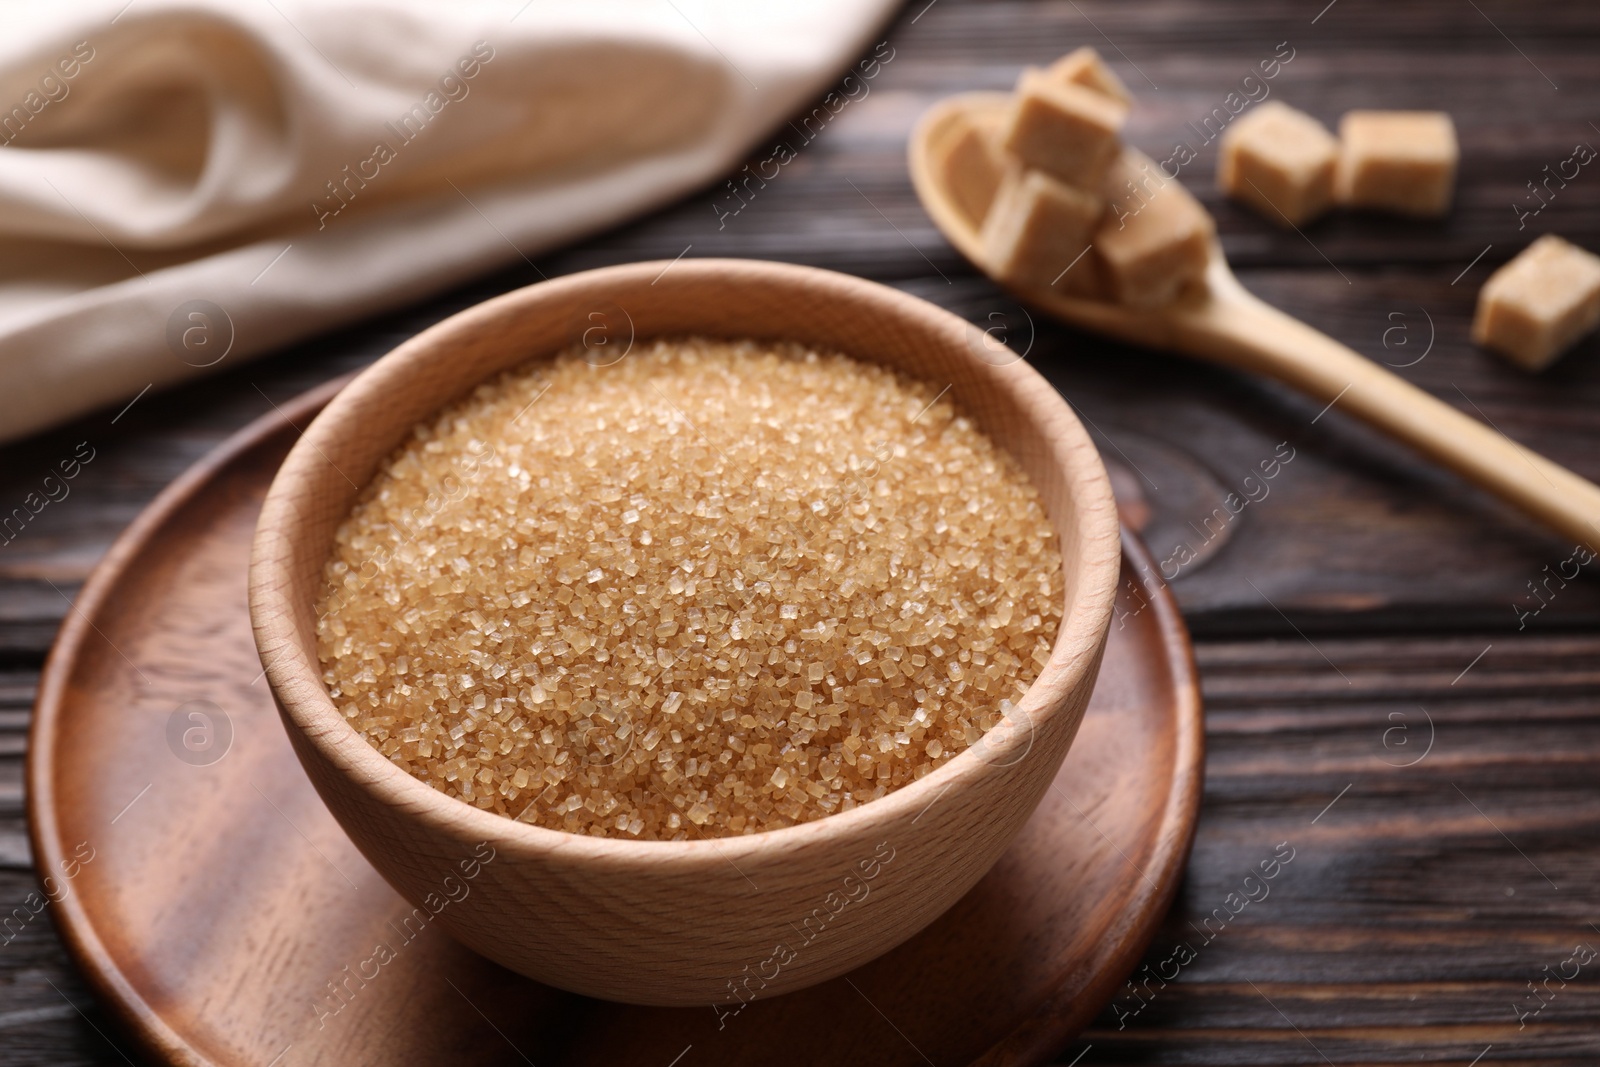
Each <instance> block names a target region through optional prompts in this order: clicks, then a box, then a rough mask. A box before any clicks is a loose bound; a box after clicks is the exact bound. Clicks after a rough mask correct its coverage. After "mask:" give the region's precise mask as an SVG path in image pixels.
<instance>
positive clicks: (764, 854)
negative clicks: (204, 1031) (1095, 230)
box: [250, 260, 1119, 1005]
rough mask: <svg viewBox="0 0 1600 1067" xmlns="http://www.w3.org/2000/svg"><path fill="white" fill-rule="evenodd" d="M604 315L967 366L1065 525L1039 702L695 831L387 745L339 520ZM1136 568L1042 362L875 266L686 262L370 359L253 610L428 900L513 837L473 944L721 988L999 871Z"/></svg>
mask: <svg viewBox="0 0 1600 1067" xmlns="http://www.w3.org/2000/svg"><path fill="white" fill-rule="evenodd" d="M591 310H600V311H603V312H605V313H607V314H609V316H610V319H611V328H612V329H613V330H616V331H618V333H617V335H616V336H614V338H613V340H614V341H617V342H620V341H623V340H625V339H626V335H627V334H628V333H630V332H631V334H632V335H633V336H634V337H636V338H637V339H639V340H642V339H645V338H650V337H655V336H671V335H685V334H699V335H704V336H720V337H727V338H740V337H754V338H772V339H792V340H799V341H804V342H808V343H811V344H815V345H819V346H827V347H830V348H835V349H838V350H841V351H844V352H846V353H848V354H850V355H852V356H854V357H856V358H858V359H861V360H865V361H870V362H876V363H880V364H883V365H886V366H890V367H894V368H897V369H899V370H902V371H905V372H906V373H908V374H911V375H914V376H917V377H920V378H923V379H925V380H927V381H930V382H933V383H935V384H939V385H942V384H944V383H948V384H949V385H950V387H951V389H950V394H951V396H952V397H953V398H954V399H955V400H956V402H957V404H958V405H959V406H960V407H961V408H962V409H963V410H964V411H965V412H966V413H968V414H969V415H971V416H972V417H973V418H974V419H975V420H976V421H977V422H978V424H979V425H981V426H982V427H983V429H984V430H985V431H986V432H987V433H988V434H989V435H990V436H991V437H992V438H993V439H994V440H995V441H996V442H997V443H999V444H1001V445H1002V446H1004V447H1005V448H1006V449H1007V450H1008V451H1009V452H1010V453H1011V454H1012V455H1013V456H1015V457H1016V458H1017V460H1018V461H1019V462H1020V463H1021V465H1022V466H1023V468H1024V469H1025V470H1026V471H1027V472H1028V474H1029V476H1030V477H1031V478H1032V479H1033V481H1034V484H1035V485H1036V486H1038V488H1039V491H1040V493H1041V496H1042V497H1043V500H1044V503H1045V506H1046V508H1047V510H1048V512H1049V515H1050V517H1051V520H1052V522H1053V523H1054V525H1055V527H1056V529H1057V530H1058V532H1059V534H1060V538H1061V550H1062V557H1063V560H1064V568H1065V569H1064V577H1065V587H1066V591H1065V604H1064V609H1063V623H1062V627H1061V630H1060V633H1059V635H1058V637H1057V640H1056V643H1055V647H1054V650H1053V653H1052V656H1051V659H1050V662H1049V663H1048V664H1047V665H1046V667H1045V668H1044V670H1043V671H1042V673H1041V674H1040V676H1039V678H1038V680H1037V681H1036V682H1035V683H1034V685H1033V686H1032V687H1031V688H1030V690H1029V691H1028V693H1027V695H1026V696H1025V697H1024V698H1023V700H1022V701H1021V704H1020V712H1019V713H1018V714H1017V715H1016V716H1014V718H1013V720H1012V721H1010V722H1007V723H1002V724H1001V726H999V727H997V728H996V729H995V730H994V731H991V733H990V735H989V736H988V737H986V738H985V740H984V742H983V743H981V744H980V746H978V747H977V749H976V750H969V751H968V752H964V753H962V754H961V755H960V756H959V757H957V758H956V759H954V760H952V761H950V762H949V763H948V764H947V765H946V766H944V767H942V768H940V769H939V770H938V771H936V772H935V773H933V774H930V775H928V776H927V777H925V778H923V779H921V780H920V781H918V782H915V783H913V784H912V785H909V786H906V787H904V788H902V789H900V790H897V791H896V792H893V793H891V794H889V795H888V796H886V797H884V798H882V799H880V800H876V801H873V802H872V803H869V804H865V805H862V806H861V807H858V808H856V809H854V810H852V811H849V812H845V813H841V814H838V815H833V816H829V817H827V818H823V819H820V820H817V821H815V822H810V823H805V824H803V825H799V826H793V827H788V828H785V829H782V830H776V831H771V832H767V833H759V834H753V835H748V836H741V837H731V838H721V839H716V840H710V841H691V842H651V841H626V840H615V839H601V838H592V837H583V836H577V835H572V834H566V833H562V832H560V831H556V830H550V829H546V828H543V827H538V826H532V825H528V824H525V823H519V822H514V821H512V820H509V819H506V818H504V817H502V816H498V815H494V814H491V813H488V812H484V811H481V810H479V809H477V808H474V807H472V806H470V805H468V804H466V803H463V802H462V801H459V800H457V799H455V798H453V797H449V796H446V795H445V794H443V793H440V792H438V791H436V790H434V789H433V788H432V787H430V786H428V785H426V784H424V783H423V782H421V781H418V780H417V779H415V778H413V777H411V776H410V775H409V774H407V773H405V772H404V771H402V770H400V769H399V768H398V767H396V766H395V765H394V764H392V763H391V762H390V761H389V760H388V759H386V758H385V757H384V756H382V755H381V754H380V753H379V752H378V751H377V750H376V749H374V748H372V747H371V746H370V745H368V744H367V742H366V741H365V740H363V739H362V738H361V737H360V736H359V735H358V734H357V733H356V732H355V730H354V729H353V728H351V727H350V726H349V725H348V724H347V723H346V722H345V721H344V719H343V717H342V716H341V715H340V714H339V712H338V711H337V710H336V709H335V707H334V705H333V703H332V701H331V700H330V699H329V697H328V694H327V691H326V689H325V688H324V686H323V684H322V681H321V668H320V666H319V664H318V661H317V656H316V632H315V615H314V607H313V604H314V602H315V600H316V598H317V596H318V593H319V590H320V583H321V569H322V565H323V562H324V561H325V559H326V558H327V556H328V553H329V550H330V548H331V545H332V539H333V533H334V530H335V528H336V527H337V525H338V523H339V522H340V521H341V520H342V519H343V518H344V517H345V516H346V515H347V514H348V512H349V510H350V507H351V505H352V504H353V502H354V500H355V497H356V496H357V493H358V489H357V486H362V485H365V484H366V483H367V482H368V481H369V480H370V479H371V478H372V477H373V475H374V474H375V472H376V471H377V469H378V467H379V465H380V464H381V462H382V461H383V460H384V459H385V457H387V456H388V455H389V454H390V452H391V451H392V450H393V449H394V448H395V447H396V446H397V445H398V444H399V443H400V442H401V441H402V440H403V439H404V437H405V435H406V434H407V433H408V432H409V431H410V429H411V427H412V426H413V425H414V424H416V423H417V422H419V421H421V420H423V419H425V418H427V417H428V416H430V415H431V414H433V413H434V412H436V411H437V410H439V408H441V407H442V406H444V405H446V404H448V403H450V402H452V401H454V400H456V399H458V398H459V397H461V396H462V395H464V394H465V393H466V392H468V391H469V390H470V389H471V388H472V387H473V386H475V385H477V384H478V383H480V382H482V381H483V380H485V379H487V378H489V377H491V376H492V375H494V374H496V373H497V372H499V371H501V370H503V369H506V368H508V367H512V366H516V365H519V364H523V363H526V362H528V361H530V360H534V359H540V358H548V357H550V356H552V355H554V354H555V353H557V352H559V351H561V350H562V349H564V348H567V347H568V346H570V345H571V344H572V343H573V341H574V340H576V338H577V336H578V335H579V334H581V332H582V330H583V329H584V328H585V323H586V322H589V321H591V320H589V318H588V316H589V312H590V311H591ZM618 311H621V312H622V317H623V321H624V322H626V323H628V324H629V325H628V326H627V329H625V330H624V329H622V328H621V327H619V326H618V325H617V322H616V319H617V312H618ZM996 364H999V365H996ZM1118 568H1119V548H1118V526H1117V518H1116V512H1115V508H1114V505H1113V502H1112V497H1111V491H1110V486H1109V483H1108V481H1107V478H1106V474H1105V470H1104V468H1103V466H1102V465H1101V462H1100V458H1099V456H1098V454H1097V453H1096V451H1095V449H1094V447H1093V445H1092V444H1091V443H1090V440H1089V438H1088V435H1087V434H1086V433H1085V432H1084V430H1083V428H1082V426H1081V425H1080V424H1079V422H1078V420H1077V418H1076V417H1075V416H1074V415H1073V414H1072V412H1071V411H1070V409H1069V408H1068V407H1067V405H1066V403H1065V402H1064V401H1063V400H1062V399H1061V397H1060V396H1059V395H1058V394H1057V393H1056V392H1055V390H1054V389H1053V388H1052V387H1051V386H1050V385H1049V384H1048V383H1047V382H1046V381H1045V380H1044V379H1043V378H1042V377H1040V376H1039V374H1038V373H1036V372H1035V371H1034V370H1033V369H1032V368H1031V367H1029V366H1028V365H1027V364H1026V363H1024V362H1022V361H1021V360H1020V359H1019V360H1016V361H1012V362H1004V361H1002V360H996V359H995V358H994V351H993V348H992V345H989V344H988V343H986V341H985V338H984V337H983V335H982V333H981V332H980V331H978V330H977V329H976V328H975V327H973V326H972V325H970V324H969V323H967V322H966V321H964V320H962V319H960V318H958V317H957V316H955V315H952V314H950V313H948V312H945V311H942V310H940V309H938V308H936V307H934V306H933V305H931V304H928V303H926V302H925V301H922V300H919V299H916V298H914V297H911V296H907V295H905V294H903V293H899V292H897V291H895V290H892V289H889V288H887V287H884V286H880V285H877V284H874V283H871V282H866V281H863V280H860V279H857V278H852V277H848V276H845V275H841V274H835V273H832V272H828V271H821V270H815V269H810V268H804V267H795V266H787V265H780V264H769V263H759V262H751V261H743V260H686V261H681V262H677V263H675V264H672V265H670V266H669V265H667V264H663V263H641V264H633V265H628V266H622V267H611V268H605V269H602V270H595V271H590V272H587V273H583V274H577V275H572V276H568V277H565V278H560V279H557V280H555V281H551V282H545V283H542V284H539V285H535V286H531V287H529V288H526V289H522V290H518V291H516V292H513V293H509V294H507V295H505V296H502V297H499V298H497V299H494V300H491V301H488V302H486V303H484V304H481V305H479V306H477V307H474V308H471V309H469V310H467V311H464V312H462V313H460V314H458V315H456V316H454V317H452V318H450V319H448V320H446V321H444V322H442V323H440V324H438V325H436V326H434V327H432V328H431V329H429V330H426V331H424V332H423V333H421V334H419V335H418V336H416V337H414V338H412V339H411V340H409V341H407V342H406V343H405V344H403V345H401V346H400V347H399V348H397V349H395V350H394V351H393V352H391V353H390V354H389V355H387V356H385V357H384V358H383V359H381V360H379V361H378V362H377V363H376V364H374V365H373V366H372V367H371V368H369V369H368V370H366V371H365V372H363V373H362V374H361V375H359V376H358V377H357V378H356V379H355V380H354V381H353V382H351V384H350V385H349V386H348V387H347V388H345V389H344V390H343V391H342V392H341V393H340V394H339V395H338V396H337V397H336V398H335V399H334V400H333V401H332V403H330V404H329V405H328V407H327V408H326V410H325V411H324V412H323V413H322V414H321V415H320V416H319V417H318V418H317V419H316V420H315V421H314V422H313V423H311V425H310V427H309V428H308V429H307V430H306V433H305V435H304V436H303V437H302V438H301V439H300V441H298V442H297V443H296V445H295V446H294V448H293V450H292V451H291V452H290V454H289V456H288V458H287V459H286V460H285V461H284V464H283V466H282V468H281V469H280V470H279V472H278V475H277V477H276V479H275V480H274V482H273V484H272V488H271V491H270V492H269V493H268V496H267V500H266V503H265V505H264V507H263V509H262V513H261V519H260V524H259V526H258V528H257V531H256V539H255V544H254V548H253V552H252V557H251V569H250V611H251V620H252V624H253V627H254V631H255V640H256V646H257V650H258V652H259V653H260V656H261V662H262V665H263V666H264V667H265V669H266V677H267V679H268V681H269V683H270V685H271V687H272V692H273V694H274V696H275V698H276V700H277V702H278V706H279V709H280V711H281V712H282V716H283V719H284V722H285V724H286V726H287V727H288V731H289V735H290V739H291V741H292V743H293V745H294V748H295V751H296V754H297V755H298V757H299V759H300V761H301V763H302V764H303V765H304V766H305V769H306V771H307V773H308V775H309V776H310V778H311V781H312V783H313V784H314V785H315V787H316V789H317V791H318V793H320V794H321V796H322V798H323V800H324V801H325V802H326V803H327V805H328V807H329V808H330V809H331V811H332V812H333V814H334V816H335V817H336V818H337V819H338V821H339V823H340V824H341V826H343V828H344V829H345V831H346V832H347V833H348V834H349V835H350V837H351V839H352V840H353V841H354V842H355V844H356V845H357V846H358V847H359V848H360V850H361V852H362V853H363V854H364V855H365V856H366V857H367V859H368V860H369V861H370V862H371V863H372V864H373V866H374V867H376V868H377V869H378V871H380V872H381V873H382V874H383V875H384V877H385V878H387V879H388V880H389V881H390V882H391V883H392V884H393V885H394V886H395V888H396V889H397V890H398V891H399V892H400V893H401V895H403V896H404V897H405V898H406V899H408V900H410V901H412V902H413V903H416V904H419V905H421V904H423V903H424V902H425V901H426V899H427V898H428V896H429V894H440V895H444V894H445V893H446V891H447V888H448V883H447V881H446V880H447V879H449V878H451V877H452V876H456V877H457V878H459V866H458V865H459V864H460V863H461V862H462V861H463V860H470V859H471V858H472V857H473V855H474V853H475V850H476V852H477V854H478V855H479V856H480V857H481V856H483V855H486V854H487V849H484V848H480V843H487V846H488V848H492V849H493V859H492V860H490V861H488V862H487V863H483V864H482V866H481V869H480V870H479V871H478V872H477V876H476V877H475V878H474V879H473V881H472V883H471V891H470V894H469V895H468V896H467V897H466V898H465V899H464V900H462V901H460V902H459V903H453V904H451V905H450V906H448V907H446V908H444V909H443V911H441V912H440V913H439V915H438V920H439V922H440V923H441V924H442V925H443V926H444V927H445V928H446V929H447V930H448V931H449V932H450V933H451V934H452V935H453V936H454V937H456V938H457V939H458V940H460V941H462V942H463V943H465V944H466V945H468V946H469V947H471V948H473V949H475V950H476V951H478V952H480V953H482V954H483V955H485V956H488V957H489V958H490V959H493V960H495V961H497V962H498V963H500V964H502V965H504V966H506V967H508V968H510V969H512V970H514V971H517V972H518V973H521V974H524V975H527V976H529V977H531V978H534V979H537V980H538V981H541V982H545V983H548V984H550V985H554V986H559V987H562V988H565V989H569V990H573V991H575V992H579V993H584V994H588V995H591V996H596V997H603V998H606V999H610V1000H620V1001H627V1002H632V1003H639V1004H659V1005H691V1004H700V1005H706V1004H713V1003H728V1002H732V1001H734V1000H740V999H749V998H750V997H752V996H759V997H767V996H771V995H774V994H777V993H781V992H786V991H789V990H794V989H799V988H803V987H805V986H809V985H812V984H814V983H817V982H820V981H822V980H824V979H827V978H830V977H833V976H835V975H839V974H842V973H844V972H846V971H849V970H851V969H852V968H854V967H857V966H859V965H860V964H862V963H864V962H865V961H867V960H869V959H872V958H873V957H876V956H878V955H880V954H882V953H884V952H886V951H888V950H889V949H891V948H893V947H894V946H896V945H898V944H900V943H901V942H903V941H905V940H906V939H907V938H909V937H911V936H912V935H913V934H915V933H916V932H918V931H919V930H921V929H922V928H923V927H925V926H926V925H927V924H928V923H930V922H932V921H933V920H934V919H935V918H936V917H938V916H939V915H940V914H941V913H942V912H943V911H945V910H946V909H947V908H949V907H950V906H951V905H952V904H953V903H955V901H956V900H958V899H959V898H960V897H961V896H962V895H963V894H964V893H966V892H967V890H968V889H969V888H971V887H972V885H973V884H974V883H975V882H977V880H978V879H979V878H980V877H981V876H982V875H983V874H984V872H986V871H987V870H988V869H989V867H990V866H991V865H992V864H993V863H994V861H995V860H996V859H997V858H998V857H999V856H1000V854H1001V853H1002V852H1003V851H1004V850H1005V848H1006V846H1007V845H1008V844H1009V843H1010V841H1011V840H1012V838H1013V836H1014V835H1015V834H1016V833H1017V831H1018V830H1019V829H1020V828H1021V827H1022V825H1023V823H1024V822H1025V821H1026V820H1027V819H1028V817H1029V815H1030V814H1031V813H1032V812H1033V810H1034V807H1035V806H1036V805H1037V804H1038V802H1039V800H1040V798H1041V796H1042V795H1043V793H1044V791H1045V790H1046V789H1047V788H1048V787H1049V785H1050V782H1051V781H1052V779H1053V778H1054V777H1055V775H1056V772H1057V769H1058V767H1059V766H1060V763H1061V760H1062V758H1063V756H1064V755H1065V754H1066V751H1067V748H1068V746H1069V745H1070V744H1071V743H1072V739H1073V736H1074V734H1075V733H1076V731H1077V728H1078V724H1079V722H1080V721H1081V719H1082V715H1083V711H1084V707H1085V705H1086V704H1087V702H1088V699H1089V695H1090V692H1091V690H1092V688H1093V684H1094V680H1095V676H1096V672H1097V671H1098V668H1099V663H1100V657H1101V653H1102V651H1103V648H1104V644H1105V639H1106V633H1107V629H1108V626H1109V623H1110V617H1111V609H1112V604H1113V600H1114V597H1115V593H1116V583H1117V578H1118ZM886 857H888V858H887V859H886ZM867 871H873V872H874V876H873V877H872V878H871V879H870V881H868V880H866V878H865V874H866V872H867ZM847 878H851V881H850V882H848V883H847V882H846V879H847ZM862 885H865V886H866V887H867V892H866V893H865V895H864V896H862V895H861V889H860V887H861V886H862ZM856 897H859V898H860V899H852V898H856ZM841 901H846V903H843V904H841ZM808 920H810V922H809V923H808ZM819 929H820V930H821V933H820V934H819V933H816V932H815V931H817V930H819ZM807 931H810V932H811V937H810V939H809V940H808V937H807Z"/></svg>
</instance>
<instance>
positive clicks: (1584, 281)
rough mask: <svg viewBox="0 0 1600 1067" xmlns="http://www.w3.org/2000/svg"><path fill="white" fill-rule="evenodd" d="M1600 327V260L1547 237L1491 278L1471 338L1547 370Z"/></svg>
mask: <svg viewBox="0 0 1600 1067" xmlns="http://www.w3.org/2000/svg"><path fill="white" fill-rule="evenodd" d="M1597 325H1600V256H1596V255H1594V254H1593V253H1591V252H1586V251H1584V250H1583V249H1581V248H1579V247H1578V246H1577V245H1575V244H1571V243H1570V242H1567V241H1563V240H1562V239H1561V238H1559V237H1557V236H1555V235H1554V234H1546V235H1545V236H1543V237H1541V238H1539V239H1538V240H1537V241H1535V242H1533V244H1531V245H1529V246H1528V247H1527V248H1525V249H1523V250H1522V252H1521V253H1520V254H1518V255H1517V256H1516V258H1514V259H1512V260H1511V261H1510V262H1509V263H1507V264H1505V265H1504V266H1502V267H1501V268H1500V269H1499V270H1497V271H1495V272H1494V273H1493V274H1491V275H1490V276H1489V280H1488V281H1486V282H1484V283H1483V288H1482V289H1481V290H1479V292H1478V313H1477V315H1476V316H1475V317H1474V318H1473V320H1472V339H1473V340H1474V341H1476V342H1477V343H1478V344H1480V345H1483V346H1484V347H1486V348H1492V349H1494V350H1495V351H1496V352H1499V353H1500V354H1502V355H1504V356H1506V357H1507V358H1509V359H1510V360H1511V361H1512V362H1514V363H1516V364H1518V365H1520V366H1521V367H1523V368H1525V369H1527V370H1542V369H1543V368H1545V367H1547V366H1549V365H1550V363H1551V362H1553V361H1554V360H1555V358H1556V357H1557V356H1559V355H1561V353H1562V352H1565V351H1566V350H1567V349H1568V348H1570V347H1572V345H1573V344H1574V343H1576V342H1577V341H1578V340H1579V338H1581V337H1583V336H1584V335H1585V334H1587V333H1589V332H1590V331H1591V330H1593V329H1594V328H1595V327H1596V326H1597Z"/></svg>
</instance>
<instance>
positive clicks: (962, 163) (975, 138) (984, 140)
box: [933, 116, 1007, 227]
mask: <svg viewBox="0 0 1600 1067" xmlns="http://www.w3.org/2000/svg"><path fill="white" fill-rule="evenodd" d="M957 122H958V127H957V129H956V131H955V132H953V133H952V134H950V135H949V137H948V138H947V139H945V140H944V141H943V142H942V143H941V144H940V145H938V146H937V147H936V155H935V156H934V159H933V166H934V168H935V170H936V171H937V172H938V173H939V174H940V175H941V176H942V177H943V180H944V187H945V189H946V190H947V191H948V192H949V195H950V199H951V201H952V202H953V203H954V204H955V205H956V207H957V208H958V209H960V211H961V213H962V214H964V215H965V216H966V217H967V220H968V221H969V222H971V223H972V225H973V226H974V227H978V226H982V225H983V220H984V218H985V216H987V215H988V213H989V205H990V204H991V203H992V202H993V201H994V195H995V192H996V190H998V189H999V188H1000V178H1001V176H1002V175H1003V174H1004V173H1005V171H1006V167H1007V160H1006V155H1005V152H1004V151H1003V150H1002V149H1001V147H1000V138H999V131H998V130H996V129H994V128H993V127H992V126H984V125H981V124H980V123H979V122H977V121H976V120H974V119H972V118H970V117H966V116H963V117H962V118H960V119H958V120H957Z"/></svg>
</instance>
